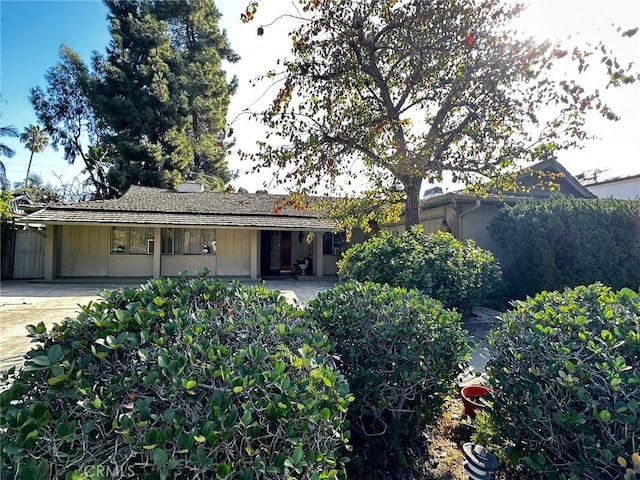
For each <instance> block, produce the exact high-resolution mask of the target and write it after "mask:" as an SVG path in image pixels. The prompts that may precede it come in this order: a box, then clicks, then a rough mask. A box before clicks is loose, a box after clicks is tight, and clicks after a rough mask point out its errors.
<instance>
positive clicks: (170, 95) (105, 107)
mask: <svg viewBox="0 0 640 480" xmlns="http://www.w3.org/2000/svg"><path fill="white" fill-rule="evenodd" d="M105 3H106V5H107V7H108V8H109V22H110V32H111V36H112V40H111V43H110V45H109V48H108V50H107V55H106V56H104V57H101V56H96V57H94V69H95V73H96V75H95V77H94V78H93V80H92V83H91V89H90V98H91V101H92V106H93V108H94V111H95V113H96V116H97V117H98V119H99V122H100V124H101V125H103V126H104V127H105V128H106V129H107V130H108V131H109V132H110V133H109V134H108V135H103V136H102V140H103V141H104V142H105V144H106V145H109V146H110V147H111V148H112V150H113V152H112V159H113V161H114V167H113V168H112V169H111V170H110V171H109V181H110V182H111V183H112V184H113V185H114V186H115V187H116V188H117V189H118V190H120V191H125V190H126V189H127V188H128V187H129V185H131V184H141V185H147V186H159V187H172V186H174V185H175V184H177V183H179V182H180V180H182V179H185V178H186V177H187V176H190V175H193V176H194V177H193V178H195V179H197V180H199V181H201V182H203V183H204V184H205V185H207V186H208V187H209V188H212V189H214V188H216V187H218V188H219V187H221V186H222V185H224V183H225V182H227V181H228V180H230V178H231V174H230V172H229V169H228V166H227V164H226V160H225V153H226V150H227V148H228V146H229V141H228V140H227V130H226V117H225V116H226V112H227V108H228V105H229V97H230V95H231V94H233V92H234V90H235V86H236V81H235V79H233V80H231V81H230V82H228V81H227V79H226V75H225V72H224V70H222V62H223V61H225V60H226V61H230V62H234V61H236V60H237V59H238V56H237V55H236V54H235V53H234V52H233V51H232V50H231V47H230V46H229V43H228V41H227V38H226V35H225V34H224V32H221V31H220V28H219V26H218V21H219V19H220V13H219V12H218V10H217V8H216V7H215V4H214V2H213V1H212V0H202V1H198V2H186V1H181V2H173V1H151V0H140V1H136V2H121V1H116V0H106V1H105Z"/></svg>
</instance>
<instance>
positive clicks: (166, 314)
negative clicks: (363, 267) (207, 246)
mask: <svg viewBox="0 0 640 480" xmlns="http://www.w3.org/2000/svg"><path fill="white" fill-rule="evenodd" d="M102 295H103V298H104V301H101V302H96V303H93V304H90V305H88V306H86V307H83V310H82V313H81V314H80V315H79V316H78V318H76V319H67V320H66V321H65V322H63V323H62V325H60V326H56V327H54V328H53V332H52V333H51V334H50V335H47V334H46V332H45V327H44V325H42V324H40V325H38V326H35V327H33V326H32V327H29V330H30V332H31V334H32V335H33V336H34V337H36V338H37V339H39V340H42V341H44V344H43V345H42V346H40V347H38V348H36V349H33V350H31V351H30V352H29V353H28V354H27V360H26V362H25V366H24V369H22V370H21V371H19V372H18V374H17V378H16V379H15V380H14V382H13V385H12V386H11V388H10V389H9V390H8V391H6V392H3V393H2V397H1V400H2V403H1V412H0V413H1V416H0V428H2V429H3V432H2V442H0V443H1V446H0V452H1V459H2V472H1V475H0V476H1V477H2V478H21V479H38V478H70V479H82V478H90V479H97V478H145V479H154V478H174V479H189V480H192V479H199V478H214V477H215V478H220V479H224V478H233V479H289V478H304V479H324V478H337V477H338V476H340V475H342V472H343V462H342V460H340V459H339V457H338V452H339V451H341V450H342V447H343V444H344V442H345V441H346V435H345V432H346V423H345V414H346V411H347V407H348V405H349V401H350V398H351V397H350V394H349V391H348V385H347V383H346V381H345V380H344V379H343V377H342V376H341V375H340V374H338V373H337V372H336V371H335V370H334V369H333V368H332V367H331V366H330V363H328V360H327V359H328V357H327V339H326V337H323V336H322V335H321V334H320V333H318V332H317V331H315V329H314V327H313V325H311V324H310V323H309V322H308V321H305V320H304V319H303V318H302V317H301V312H300V311H299V310H295V309H294V308H293V307H291V306H290V305H288V304H287V303H286V301H285V300H284V299H283V298H282V297H280V296H278V294H277V293H274V292H270V291H268V290H266V289H264V288H262V287H243V286H240V285H238V284H231V285H225V284H224V283H222V282H220V281H208V280H204V279H202V278H193V279H189V280H187V279H184V278H182V279H179V280H171V279H158V280H152V281H149V282H148V283H147V284H146V285H144V286H143V287H141V288H138V289H124V290H121V291H116V292H103V293H102Z"/></svg>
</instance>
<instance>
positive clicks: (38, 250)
mask: <svg viewBox="0 0 640 480" xmlns="http://www.w3.org/2000/svg"><path fill="white" fill-rule="evenodd" d="M15 236H16V238H15V250H14V252H15V253H14V262H13V278H16V279H18V278H42V277H44V244H45V239H46V233H45V232H44V231H42V230H36V229H33V228H28V229H27V230H17V231H16V232H15Z"/></svg>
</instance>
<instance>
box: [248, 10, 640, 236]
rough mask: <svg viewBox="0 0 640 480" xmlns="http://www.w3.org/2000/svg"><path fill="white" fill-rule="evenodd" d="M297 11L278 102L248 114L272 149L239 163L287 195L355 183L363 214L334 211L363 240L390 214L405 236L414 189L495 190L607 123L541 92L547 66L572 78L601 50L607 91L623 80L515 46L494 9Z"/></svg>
mask: <svg viewBox="0 0 640 480" xmlns="http://www.w3.org/2000/svg"><path fill="white" fill-rule="evenodd" d="M301 3H302V4H303V12H306V15H307V16H308V18H307V19H306V20H305V21H303V22H301V23H300V26H299V27H298V28H297V29H296V30H294V31H293V32H292V33H291V34H290V37H291V40H292V42H293V58H292V59H290V60H284V61H283V62H282V64H283V65H284V67H285V70H284V72H282V74H280V75H279V76H278V75H277V74H275V73H273V72H272V73H270V74H269V75H268V77H269V78H272V79H276V80H280V81H281V82H282V85H281V88H280V90H279V93H278V95H277V97H276V98H275V99H274V101H273V103H272V104H271V106H270V107H269V108H268V109H267V110H266V111H264V112H261V113H259V114H256V116H257V117H258V118H260V119H261V120H262V121H263V122H264V124H265V125H267V126H268V127H269V129H270V133H269V135H270V136H271V137H272V140H269V143H267V142H262V143H261V144H260V150H259V152H258V153H257V154H255V155H253V158H254V159H256V160H258V161H259V162H260V166H259V167H258V168H260V167H272V168H276V169H277V170H278V171H279V172H281V177H280V181H281V182H282V183H283V182H284V181H285V180H286V181H294V182H295V188H296V189H297V190H298V191H299V192H301V193H308V192H310V191H313V190H314V189H316V188H317V187H318V185H322V184H325V185H327V186H328V187H329V188H330V189H331V190H333V189H334V185H335V183H336V179H338V178H341V179H345V178H346V179H347V180H348V179H353V178H356V177H358V176H360V177H362V176H368V178H369V182H370V189H369V190H368V191H366V192H364V193H363V195H362V197H361V199H360V200H361V201H360V200H359V202H358V203H359V204H360V206H362V203H364V206H365V211H364V212H363V211H359V210H357V209H355V207H354V205H353V204H352V203H347V204H346V205H345V206H346V208H347V210H348V212H349V213H348V215H350V216H351V217H353V216H354V215H355V214H357V215H358V216H359V219H360V220H361V221H362V223H361V225H362V226H363V227H365V228H366V227H367V225H368V223H369V222H371V221H373V220H375V219H376V215H375V212H374V211H375V210H376V209H377V208H380V207H381V206H387V207H392V206H395V207H396V208H397V207H398V205H399V204H400V202H404V208H405V214H406V216H405V224H406V226H407V227H409V226H410V225H413V224H416V223H418V221H419V195H420V186H421V183H422V181H423V179H428V180H429V181H440V180H442V178H443V175H444V174H445V172H449V174H450V175H451V176H452V178H453V180H454V181H461V182H464V183H467V184H473V183H476V184H478V183H480V182H485V183H486V182H489V184H491V182H492V181H494V182H498V181H499V180H500V179H503V178H505V177H504V176H505V174H506V173H508V172H512V171H513V169H514V167H515V166H519V165H520V164H521V163H522V162H526V161H533V160H536V159H538V158H540V157H541V156H544V155H549V154H550V153H553V152H554V151H557V150H559V149H563V148H569V147H575V146H579V145H580V143H581V142H582V140H584V139H585V138H586V137H587V132H586V129H585V116H586V114H587V112H588V111H590V110H595V111H599V112H600V113H601V114H602V115H604V116H605V117H607V118H610V119H616V118H617V117H616V116H615V114H614V113H613V112H611V111H610V109H609V108H608V107H607V106H606V105H605V104H604V103H603V102H602V101H601V99H600V97H599V92H598V90H594V91H587V90H586V88H585V87H583V86H581V85H580V84H579V83H578V82H577V81H576V80H573V79H556V78H554V77H553V75H552V74H551V69H552V67H553V66H554V65H556V64H558V63H562V64H564V63H568V62H571V61H573V65H575V67H576V72H575V73H576V76H577V75H579V74H580V73H581V72H583V71H584V70H585V69H586V68H587V67H588V66H589V63H588V61H589V60H591V59H590V58H589V55H591V54H593V52H594V51H598V52H600V50H601V53H602V56H603V58H602V60H603V65H604V66H605V68H606V74H607V78H608V79H609V81H608V85H614V86H616V85H620V84H623V83H631V82H634V81H635V80H636V79H637V75H636V76H634V75H630V74H629V73H628V70H629V68H626V67H621V66H620V65H619V64H618V62H617V60H616V59H615V57H614V56H613V55H612V53H611V52H610V51H609V50H607V49H606V48H605V46H604V45H602V43H597V45H592V46H591V47H589V46H587V47H585V48H584V49H578V48H576V49H574V50H573V51H568V50H566V49H564V48H562V46H561V45H559V44H555V43H552V42H537V41H534V40H533V39H524V38H520V37H519V36H518V35H517V33H516V32H515V31H513V30H512V29H511V28H510V26H509V25H510V22H512V21H513V19H514V18H516V17H517V16H518V15H519V14H520V12H521V11H522V8H523V7H522V6H520V5H515V6H514V5H513V4H508V3H506V2H503V1H501V0H474V1H469V0H438V1H422V0H366V1H360V2H352V1H349V0H303V1H302V2H301ZM256 4H257V3H256V2H251V4H250V5H249V7H248V9H247V12H252V11H255V6H256ZM245 16H246V17H247V18H246V19H244V20H246V21H248V20H251V18H249V15H248V14H245ZM633 33H635V32H634V31H629V32H625V33H624V34H623V35H627V36H631V35H633ZM541 112H542V113H541ZM354 165H356V166H357V165H360V166H361V168H359V169H357V168H355V169H354ZM354 212H355V213H354ZM392 212H393V211H392ZM396 213H397V211H396ZM384 214H385V215H388V214H389V210H385V211H384ZM385 219H386V218H383V219H382V220H383V221H384V220H385ZM345 221H347V220H345ZM351 221H353V220H351Z"/></svg>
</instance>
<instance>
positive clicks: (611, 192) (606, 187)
mask: <svg viewBox="0 0 640 480" xmlns="http://www.w3.org/2000/svg"><path fill="white" fill-rule="evenodd" d="M587 188H588V189H589V190H590V191H591V193H593V194H594V195H596V196H598V197H599V198H609V197H613V198H618V199H620V200H634V199H638V198H640V177H634V178H628V179H621V180H617V181H615V182H613V181H612V182H608V183H602V184H600V185H589V186H588V187H587Z"/></svg>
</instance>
